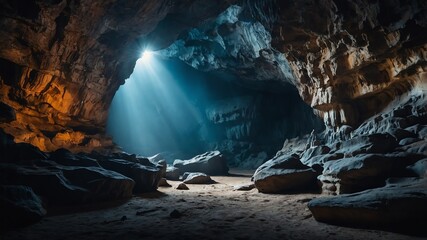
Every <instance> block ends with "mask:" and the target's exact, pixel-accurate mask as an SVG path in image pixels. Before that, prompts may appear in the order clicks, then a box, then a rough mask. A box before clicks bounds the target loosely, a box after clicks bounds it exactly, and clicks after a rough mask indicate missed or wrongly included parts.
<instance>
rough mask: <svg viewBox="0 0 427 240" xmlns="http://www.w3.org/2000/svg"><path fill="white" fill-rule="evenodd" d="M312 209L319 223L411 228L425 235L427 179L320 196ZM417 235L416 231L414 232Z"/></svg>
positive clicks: (313, 202) (314, 200)
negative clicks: (356, 191)
mask: <svg viewBox="0 0 427 240" xmlns="http://www.w3.org/2000/svg"><path fill="white" fill-rule="evenodd" d="M308 208H309V209H310V211H311V212H312V213H313V216H314V218H315V219H316V220H317V221H320V222H325V223H330V224H335V225H344V226H351V227H368V228H390V229H391V230H394V231H395V230H397V229H396V228H402V227H406V226H411V228H413V229H418V230H420V231H422V232H424V234H425V226H427V218H426V216H427V179H421V180H417V179H407V180H406V181H399V182H396V183H393V182H392V181H390V182H389V183H388V184H387V185H386V186H384V187H381V188H375V189H369V190H366V191H362V192H358V193H353V194H342V195H339V196H335V197H320V198H316V199H313V200H311V201H310V202H309V203H308ZM411 233H412V234H413V232H411Z"/></svg>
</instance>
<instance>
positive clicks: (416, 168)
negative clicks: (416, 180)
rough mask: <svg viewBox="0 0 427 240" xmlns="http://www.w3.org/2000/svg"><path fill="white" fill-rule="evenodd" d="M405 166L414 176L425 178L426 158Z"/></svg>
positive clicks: (426, 172) (426, 171) (426, 175)
mask: <svg viewBox="0 0 427 240" xmlns="http://www.w3.org/2000/svg"><path fill="white" fill-rule="evenodd" d="M407 168H408V170H409V171H411V172H412V173H413V174H414V175H415V176H417V177H420V178H427V158H424V159H421V160H419V161H418V162H416V163H414V164H412V165H410V166H408V167H407Z"/></svg>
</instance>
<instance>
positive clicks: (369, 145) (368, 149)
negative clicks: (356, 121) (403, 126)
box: [336, 133, 398, 157]
mask: <svg viewBox="0 0 427 240" xmlns="http://www.w3.org/2000/svg"><path fill="white" fill-rule="evenodd" d="M397 146H398V141H397V140H396V138H394V137H393V136H392V135H390V134H389V133H375V134H371V135H362V136H357V137H354V138H351V139H349V140H347V141H343V142H339V143H337V144H336V148H337V149H336V152H337V153H343V154H344V155H345V156H346V157H352V156H356V155H358V154H368V153H388V152H391V151H392V150H393V149H395V148H396V147H397Z"/></svg>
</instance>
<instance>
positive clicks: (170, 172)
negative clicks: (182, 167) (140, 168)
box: [165, 166, 180, 181]
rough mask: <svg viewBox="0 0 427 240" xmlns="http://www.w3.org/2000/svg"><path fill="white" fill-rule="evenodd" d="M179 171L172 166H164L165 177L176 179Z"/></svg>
mask: <svg viewBox="0 0 427 240" xmlns="http://www.w3.org/2000/svg"><path fill="white" fill-rule="evenodd" d="M179 176H180V172H179V169H178V168H176V167H173V166H167V167H166V173H165V177H166V179H168V180H172V181H177V180H179Z"/></svg>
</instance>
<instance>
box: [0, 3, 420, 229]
mask: <svg viewBox="0 0 427 240" xmlns="http://www.w3.org/2000/svg"><path fill="white" fill-rule="evenodd" d="M232 4H235V5H232ZM1 6H2V8H1V9H0V111H1V114H0V128H2V129H4V131H6V132H7V133H9V134H11V135H13V136H14V137H15V138H14V141H16V142H25V143H20V144H15V143H13V139H11V138H10V137H9V136H7V135H5V136H3V134H0V135H1V137H2V145H1V146H0V150H1V154H2V155H1V160H2V161H7V162H9V163H8V164H4V165H2V166H1V170H2V174H1V178H0V180H1V184H3V185H4V184H7V185H10V184H13V185H22V184H24V185H30V186H32V187H33V190H34V192H35V193H36V194H39V195H42V196H44V197H46V198H47V199H50V201H51V202H54V203H61V202H62V201H63V200H64V201H71V202H78V203H85V202H92V201H101V200H107V199H118V198H124V197H129V196H131V194H132V190H134V191H135V192H141V191H151V190H153V189H155V188H156V187H157V183H158V181H159V180H160V177H161V173H159V172H160V169H159V168H157V167H155V166H153V164H151V163H149V161H148V159H145V158H138V157H136V156H134V155H127V154H117V155H107V156H106V155H102V154H91V155H79V154H71V155H67V154H64V153H63V152H62V153H61V151H59V152H54V153H50V154H47V153H45V152H51V151H54V150H57V149H58V148H67V149H70V150H73V151H76V152H77V151H91V150H94V149H96V148H102V149H105V148H108V147H109V148H111V147H112V145H113V144H112V141H111V139H108V138H106V137H105V136H103V133H104V127H105V123H106V116H107V112H108V107H109V105H110V102H111V99H112V98H113V95H114V93H115V91H116V90H117V88H118V86H119V85H120V84H122V83H123V81H124V79H125V78H127V77H128V76H129V74H130V73H131V71H132V69H133V66H134V64H135V61H136V59H137V58H138V56H139V54H140V51H141V50H142V49H145V48H150V49H152V50H158V49H164V50H162V51H161V54H162V55H164V56H168V57H177V58H179V59H181V60H183V61H185V62H187V63H188V64H189V65H191V66H193V67H195V68H198V69H201V70H206V71H208V70H221V71H227V72H229V73H233V74H235V75H237V76H239V77H240V79H243V81H242V82H240V83H239V84H243V85H247V86H248V87H252V88H253V89H260V88H262V89H269V90H271V89H274V88H276V86H284V85H285V84H284V83H286V84H289V83H290V84H292V85H293V86H294V87H295V88H296V89H297V91H298V93H299V95H300V96H301V98H302V99H303V100H304V101H305V102H306V103H307V104H309V106H311V107H312V108H313V109H314V110H315V112H316V114H318V115H319V116H321V117H322V119H323V121H324V123H325V124H326V126H327V127H328V128H327V131H325V132H324V133H323V134H318V135H317V134H316V133H314V132H313V134H312V135H311V136H310V139H309V143H308V144H306V143H305V142H304V143H303V144H302V146H301V144H298V143H301V141H299V140H298V139H294V140H288V141H286V142H285V146H284V147H290V146H293V147H295V148H293V149H289V148H285V149H283V150H281V151H280V152H279V153H278V157H280V158H286V156H287V155H289V156H290V155H291V154H297V155H298V158H299V159H301V162H302V163H304V164H305V165H307V166H309V167H311V168H312V169H310V171H311V172H313V173H314V171H316V172H317V173H321V174H320V175H319V177H318V180H319V181H320V182H321V184H322V188H323V191H324V192H325V193H329V194H348V193H356V194H354V195H343V196H341V197H338V198H336V199H335V200H331V202H332V204H333V205H334V207H337V208H340V209H342V208H347V207H348V204H347V203H348V202H347V201H350V202H351V201H352V200H354V199H359V198H363V197H366V198H367V202H366V204H367V205H369V204H370V203H371V202H373V203H376V202H377V200H385V201H387V200H388V199H387V198H383V197H382V194H383V193H387V192H389V191H390V188H389V187H384V188H382V189H376V190H369V189H370V188H375V187H381V186H384V185H385V184H386V181H387V179H389V178H399V179H402V178H407V177H415V178H424V177H425V176H426V174H425V159H426V156H427V153H426V150H427V148H426V146H427V142H426V141H427V140H426V134H427V130H426V129H427V127H426V125H427V119H426V118H427V109H426V105H427V104H426V103H427V101H426V99H427V98H426V95H427V94H426V89H427V87H426V82H427V74H426V70H427V64H426V63H427V45H426V44H427V35H426V34H422V33H424V32H426V30H427V2H426V1H423V0H409V1H399V0H394V1H381V0H369V1H368V0H357V1H352V0H343V1H337V0H324V1H315V0H301V1H290V0H286V1H274V0H271V1H262V0H241V1H232V0H230V1H227V0H224V1H213V0H209V1H206V0H193V1H192V0H186V1H166V0H165V1H157V0H156V1H154V0H153V1H114V0H110V1H77V0H67V1H65V0H62V1H61V0H54V1H38V0H34V1H28V2H26V4H21V3H20V2H17V1H9V0H3V1H1ZM230 6H231V7H230ZM228 7H230V8H228ZM227 8H228V9H227ZM226 9H227V10H226ZM224 10H226V11H225V12H223V11H224ZM221 12H222V14H220V13H221ZM218 16H219V17H218ZM243 105H244V104H243ZM277 107H278V108H280V107H282V105H280V103H278V104H277ZM221 108H222V110H227V108H226V107H221ZM240 109H242V110H244V111H245V110H246V109H248V112H251V111H250V109H249V107H248V108H247V107H246V106H242V107H241V108H240ZM212 112H214V111H211V112H209V111H208V114H207V115H208V116H212V118H213V120H215V121H216V120H218V121H225V120H224V119H226V120H227V119H229V116H228V115H229V111H223V112H220V113H219V114H211V113H212ZM232 115H233V114H232ZM240 126H243V127H239V128H235V129H234V128H229V129H228V130H227V131H228V132H227V133H228V134H229V135H230V136H232V135H234V136H243V135H245V134H246V133H247V131H245V130H246V129H245V122H244V121H243V124H241V125H240ZM316 136H317V139H316ZM27 143H31V144H32V145H35V146H37V147H38V148H40V149H41V150H42V151H45V152H41V151H39V150H38V149H37V148H35V147H31V146H29V145H28V144H27ZM282 155H283V156H282ZM55 157H58V159H56V160H57V161H58V162H56V161H55V159H54V158H55ZM60 157H61V158H60ZM59 158H60V159H59ZM94 159H95V160H94ZM10 162H12V163H10ZM72 163H75V164H76V165H74V164H72ZM144 166H145V167H144ZM163 167H164V166H163ZM273 168H274V167H273ZM279 168H280V166H279ZM282 168H286V166H283V167H282ZM303 168H305V167H303ZM224 169H225V168H224ZM224 169H222V170H224ZM112 170H113V171H112ZM271 172H272V173H273V174H274V172H277V171H271ZM271 172H270V173H271ZM279 172H280V171H279ZM120 173H121V174H120ZM169 173H171V172H169ZM270 173H269V174H270ZM285 173H286V171H285ZM80 175H81V176H84V178H83V179H80V178H77V177H76V176H80ZM123 175H124V176H123ZM285 175H286V174H285ZM166 176H168V173H166ZM73 177H76V178H75V179H73ZM264 177H265V176H263V179H264ZM46 182H50V184H52V186H53V188H56V189H57V190H58V192H60V193H63V194H61V195H59V196H58V195H57V193H56V192H55V193H52V192H50V191H49V189H45V187H44V185H45V183H46ZM313 182H315V181H313ZM421 182H423V181H421ZM144 183H147V185H144ZM133 184H136V186H138V187H137V188H136V190H135V188H134V185H133ZM281 184H287V183H286V182H282V183H281ZM313 184H315V183H313ZM417 184H418V181H416V180H414V179H412V180H410V181H409V182H405V184H403V185H396V186H393V189H395V188H396V189H399V188H401V187H408V186H416V185H417ZM41 186H43V187H41ZM423 186H424V185H423ZM282 187H284V186H280V189H286V188H282ZM117 189H120V191H118V192H117V191H116V190H117ZM362 190H367V191H365V192H360V191H362ZM412 191H414V192H412ZM401 193H402V198H399V197H398V198H397V200H398V201H399V204H400V203H402V204H410V203H408V202H407V200H408V198H406V195H407V192H404V191H403V192H401ZM365 194H366V195H365ZM409 194H410V195H411V196H410V198H409V200H410V202H412V200H413V199H414V198H413V197H412V196H422V199H421V202H422V204H421V205H424V206H425V188H415V187H414V188H411V192H410V193H409ZM64 197H66V198H65V199H64ZM371 197H372V198H371ZM415 198H416V201H417V202H418V200H419V198H418V197H415ZM368 200H369V201H368ZM391 200H392V201H394V199H391ZM400 201H402V202H400ZM328 202H329V200H327V201H326V200H325V201H323V200H319V201H318V202H317V203H316V202H314V203H312V204H311V205H310V206H311V207H312V210H313V213H314V216H315V217H316V218H318V219H319V220H322V221H327V222H331V223H336V222H337V221H339V220H340V218H342V216H341V215H339V214H337V215H334V214H330V213H328V212H326V213H325V212H324V211H323V210H321V211H317V210H319V209H317V210H316V208H315V207H321V208H323V207H324V206H322V204H324V203H327V204H330V203H331V202H329V203H328ZM381 203H382V202H381ZM363 204H365V203H361V207H360V208H365V207H366V205H363ZM393 204H394V202H393ZM337 205H338V206H337ZM380 206H381V205H380ZM350 208H351V207H350ZM392 209H393V211H397V212H396V215H394V216H403V217H405V218H407V215H405V214H402V211H404V208H399V207H395V205H393V206H392ZM421 210H422V212H421V213H422V214H421V215H420V216H425V215H426V214H427V213H425V207H424V208H421ZM353 211H354V206H353V209H350V210H348V211H344V212H346V213H352V212H353ZM393 214H394V213H393ZM368 215H373V216H374V218H376V219H377V220H378V218H379V220H378V221H377V222H380V223H381V221H382V220H384V219H383V218H384V217H385V218H387V216H388V215H387V214H385V215H384V214H382V213H378V211H376V210H373V211H370V212H368ZM353 217H354V219H349V223H351V224H353V223H357V222H360V221H364V219H365V216H362V217H360V216H358V215H354V216H353ZM368 217H369V216H368ZM421 218H422V217H421ZM396 219H397V218H391V219H390V221H395V220H396ZM352 220H353V221H352ZM396 221H397V220H396ZM423 221H424V220H423Z"/></svg>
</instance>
